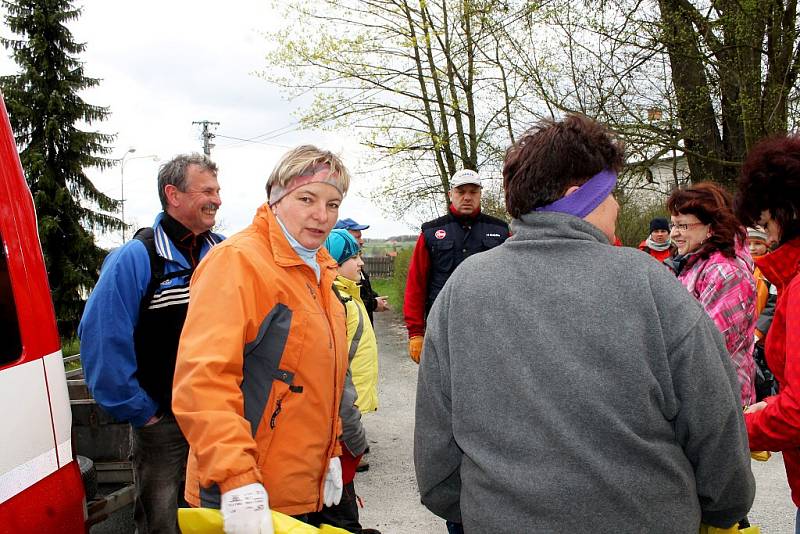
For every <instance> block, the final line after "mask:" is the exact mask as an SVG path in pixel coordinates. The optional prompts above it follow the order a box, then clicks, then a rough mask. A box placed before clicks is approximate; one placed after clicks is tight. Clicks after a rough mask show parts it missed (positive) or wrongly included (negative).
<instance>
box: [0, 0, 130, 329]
mask: <svg viewBox="0 0 800 534" xmlns="http://www.w3.org/2000/svg"><path fill="white" fill-rule="evenodd" d="M2 3H3V6H4V7H5V9H6V13H7V15H6V23H7V25H8V28H9V29H10V30H11V31H12V32H13V33H14V34H15V36H16V37H17V38H16V39H15V38H0V42H2V44H3V45H4V46H5V47H6V49H8V50H10V51H11V55H12V57H13V58H14V60H15V61H16V62H17V64H18V65H19V67H20V73H19V74H17V75H13V76H3V77H0V87H2V90H3V92H4V95H5V100H6V105H7V107H8V110H9V115H10V119H11V125H12V127H13V129H14V133H15V135H16V140H17V145H18V146H19V148H20V160H21V162H22V167H23V169H24V170H25V174H26V177H27V180H28V185H29V186H30V188H31V192H32V193H33V200H34V203H35V204H36V215H37V218H38V223H39V238H40V240H41V243H42V250H43V252H44V257H45V262H46V264H47V273H48V278H49V280H50V290H51V292H52V295H53V302H54V304H55V309H56V316H57V318H58V321H59V330H60V332H61V334H62V336H71V335H74V332H75V328H76V326H77V322H78V320H79V318H80V314H81V312H82V310H83V303H84V299H85V296H86V293H87V292H88V291H89V290H90V289H91V288H92V287H93V286H94V284H95V281H96V280H97V276H98V274H99V270H100V265H101V263H102V260H103V257H104V251H103V250H102V249H101V248H100V247H98V246H97V245H96V244H95V242H94V236H93V234H92V230H95V229H101V230H115V229H120V228H121V225H122V221H120V220H119V219H118V218H117V217H115V216H114V215H113V214H114V213H115V212H116V211H117V210H118V208H119V201H117V200H114V199H112V198H110V197H108V196H107V195H105V194H103V193H101V192H100V191H99V190H98V189H97V188H96V187H95V186H94V184H92V182H91V180H89V178H88V177H87V176H86V173H85V169H86V168H89V167H100V168H105V167H109V166H111V165H113V164H114V161H113V160H110V159H108V158H105V157H103V156H104V154H107V153H108V152H109V151H110V150H111V148H110V147H109V146H108V144H107V143H109V142H110V141H112V140H113V136H112V135H106V134H102V133H98V132H92V131H84V130H81V129H79V126H81V125H83V126H85V125H91V124H92V123H94V122H95V121H102V120H103V119H105V118H106V116H107V115H108V109H107V108H104V107H97V106H92V105H89V104H87V103H86V102H84V101H83V99H82V98H81V97H80V96H79V94H78V93H79V92H80V91H81V90H83V89H86V88H89V87H93V86H95V85H97V84H98V83H99V81H98V80H97V79H94V78H88V77H86V76H85V75H84V70H83V64H82V63H81V61H79V60H78V58H77V55H78V54H80V53H81V52H83V51H84V49H85V45H84V44H82V43H76V42H75V40H74V39H73V36H72V33H71V32H70V31H69V30H68V29H67V27H66V26H65V24H66V23H67V22H68V21H71V20H74V19H76V18H77V17H78V16H79V15H80V10H79V9H75V8H74V7H73V6H72V2H71V1H70V0H3V2H2Z"/></svg>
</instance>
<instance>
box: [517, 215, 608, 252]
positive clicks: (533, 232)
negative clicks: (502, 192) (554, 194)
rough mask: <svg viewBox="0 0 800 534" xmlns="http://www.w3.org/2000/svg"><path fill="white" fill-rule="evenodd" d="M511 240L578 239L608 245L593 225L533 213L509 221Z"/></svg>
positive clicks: (568, 216)
mask: <svg viewBox="0 0 800 534" xmlns="http://www.w3.org/2000/svg"><path fill="white" fill-rule="evenodd" d="M511 234H512V235H511V237H510V238H509V239H513V240H515V241H516V240H520V239H523V240H530V239H535V240H562V239H579V240H585V241H597V242H600V243H603V244H609V241H608V238H607V237H606V236H605V234H604V233H603V232H602V231H601V230H600V229H599V228H597V227H596V226H595V225H593V224H591V223H588V222H586V221H584V220H583V219H580V218H578V217H575V216H574V215H568V214H566V213H559V212H545V211H534V212H531V213H526V214H525V215H523V216H522V217H520V218H519V219H513V220H512V221H511Z"/></svg>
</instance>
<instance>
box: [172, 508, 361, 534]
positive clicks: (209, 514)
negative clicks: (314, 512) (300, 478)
mask: <svg viewBox="0 0 800 534" xmlns="http://www.w3.org/2000/svg"><path fill="white" fill-rule="evenodd" d="M178 526H180V528H181V532H182V534H225V531H224V530H223V529H222V512H220V511H219V510H214V509H212V508H178ZM272 526H273V528H274V529H275V534H350V532H349V531H347V530H344V529H341V528H336V527H332V526H330V525H322V526H321V527H320V528H317V527H312V526H311V525H307V524H305V523H303V522H302V521H298V520H297V519H295V518H293V517H291V516H288V515H286V514H282V513H280V512H276V511H274V510H273V511H272Z"/></svg>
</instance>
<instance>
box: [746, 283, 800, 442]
mask: <svg viewBox="0 0 800 534" xmlns="http://www.w3.org/2000/svg"><path fill="white" fill-rule="evenodd" d="M786 293H787V294H786V299H787V302H786V307H785V308H784V309H785V310H786V311H785V317H786V332H785V334H786V337H785V338H784V350H785V354H786V361H785V363H784V369H783V374H784V381H783V382H781V388H780V391H779V392H778V394H777V395H775V396H773V397H769V398H767V399H766V400H767V407H766V408H764V409H763V410H761V411H759V412H755V413H749V414H745V416H744V419H745V422H746V423H747V434H748V437H749V438H750V450H762V451H763V450H766V451H781V450H786V449H793V448H795V447H797V446H798V445H800V313H798V311H800V284H791V286H790V287H789V288H788V289H787V291H786ZM784 382H785V383H784Z"/></svg>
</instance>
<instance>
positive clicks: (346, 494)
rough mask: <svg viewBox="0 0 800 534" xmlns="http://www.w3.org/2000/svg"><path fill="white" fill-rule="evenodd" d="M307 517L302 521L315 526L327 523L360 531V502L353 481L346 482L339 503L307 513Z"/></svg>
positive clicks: (352, 530) (351, 530)
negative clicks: (357, 499)
mask: <svg viewBox="0 0 800 534" xmlns="http://www.w3.org/2000/svg"><path fill="white" fill-rule="evenodd" d="M305 517H306V518H305V519H301V521H304V522H305V523H308V524H309V525H313V526H315V527H318V526H320V525H321V524H323V523H325V524H326V525H330V526H332V527H339V528H343V529H345V530H349V531H350V532H359V531H360V530H361V523H359V522H358V502H357V501H356V489H355V485H354V484H353V482H352V481H351V482H349V483H348V484H345V485H344V488H342V500H341V501H339V504H335V505H333V506H324V507H323V508H322V510H320V511H319V512H312V513H310V514H306V516H305ZM298 519H300V518H298Z"/></svg>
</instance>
